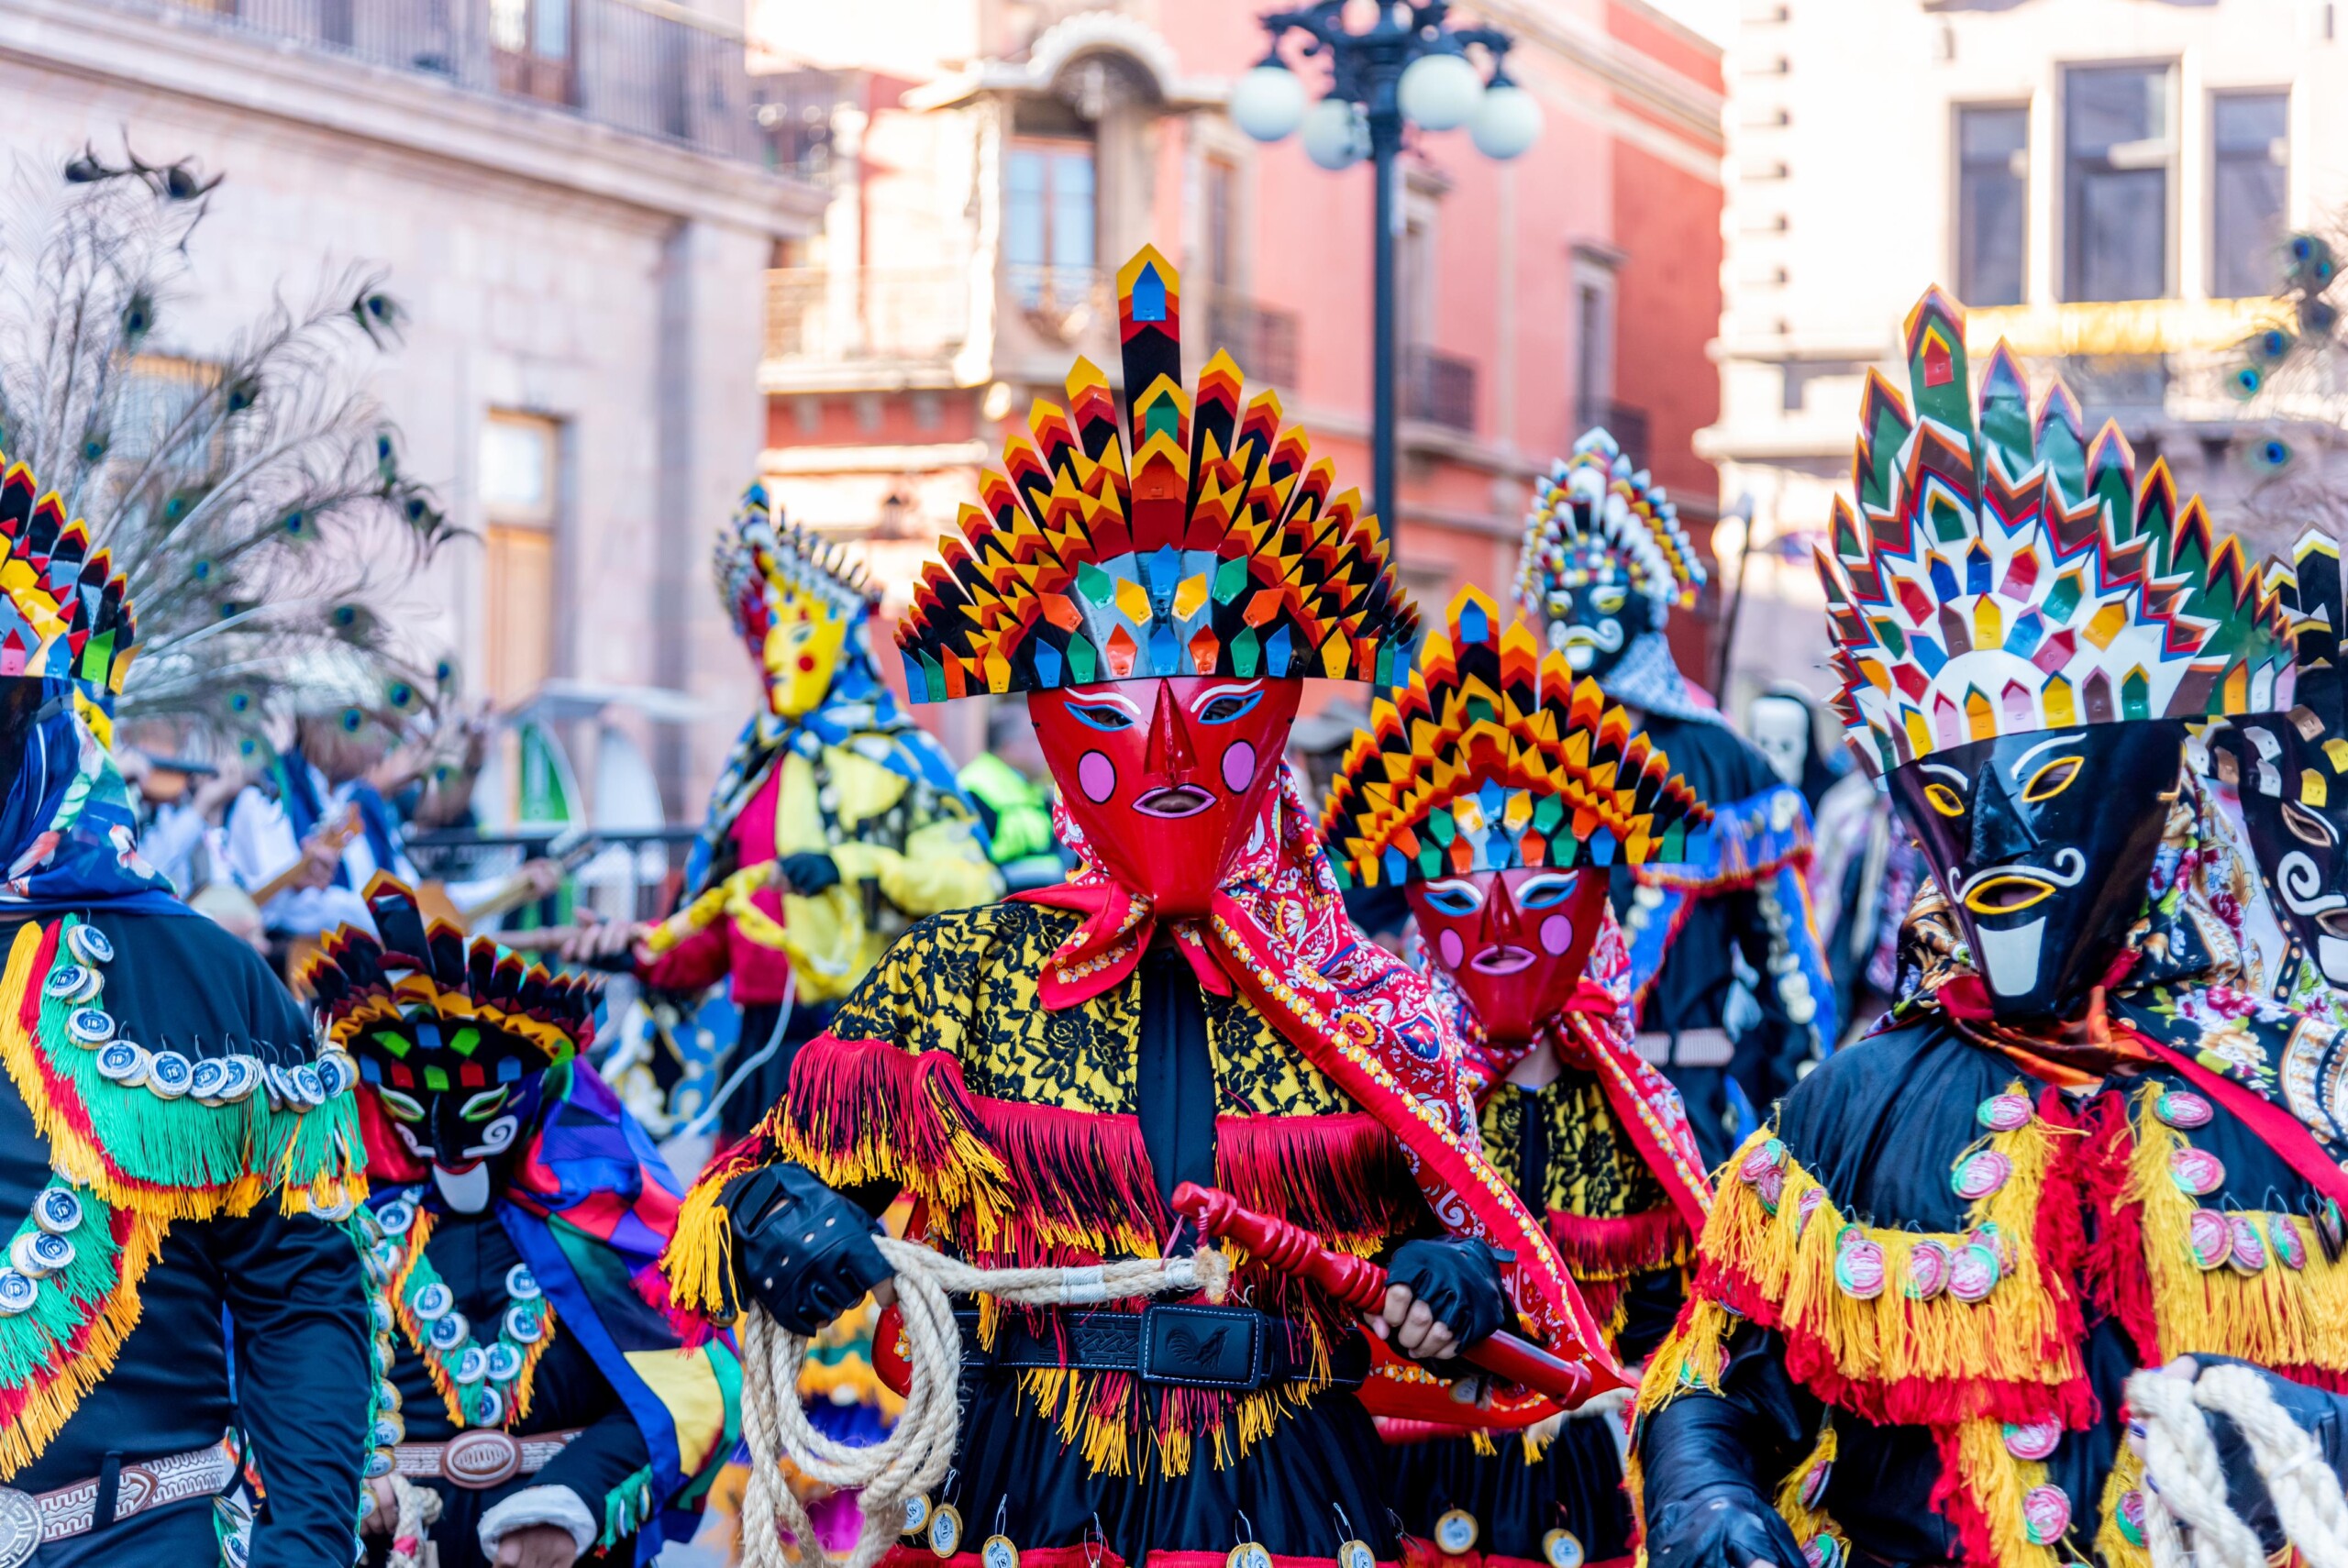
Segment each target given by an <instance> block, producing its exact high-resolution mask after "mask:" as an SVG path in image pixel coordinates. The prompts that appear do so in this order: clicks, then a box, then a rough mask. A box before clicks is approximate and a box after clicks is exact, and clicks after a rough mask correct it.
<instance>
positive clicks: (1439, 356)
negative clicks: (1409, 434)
mask: <svg viewBox="0 0 2348 1568" xmlns="http://www.w3.org/2000/svg"><path fill="white" fill-rule="evenodd" d="M1401 359H1402V364H1401V371H1402V385H1401V393H1402V397H1401V403H1402V417H1403V418H1405V419H1416V420H1422V421H1423V422H1424V423H1426V424H1429V425H1442V426H1443V427H1444V428H1445V429H1446V430H1460V431H1465V432H1467V433H1468V434H1470V435H1472V434H1474V433H1475V429H1476V362H1475V361H1474V360H1472V359H1461V358H1459V356H1457V355H1456V354H1445V353H1443V352H1441V351H1439V350H1437V349H1434V348H1405V349H1403V350H1402V355H1401Z"/></svg>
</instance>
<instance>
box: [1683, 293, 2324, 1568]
mask: <svg viewBox="0 0 2348 1568" xmlns="http://www.w3.org/2000/svg"><path fill="white" fill-rule="evenodd" d="M1905 340H1906V350H1907V359H1908V378H1909V383H1910V388H1911V397H1912V400H1913V401H1912V403H1911V402H1909V401H1906V400H1903V399H1902V398H1901V397H1900V396H1899V394H1898V393H1897V392H1894V391H1893V390H1892V389H1891V388H1890V386H1889V385H1888V383H1886V382H1885V381H1883V380H1882V379H1881V378H1880V377H1876V378H1873V379H1871V381H1870V382H1869V389H1868V392H1867V395H1866V403H1865V404H1864V407H1863V411H1862V421H1861V431H1862V434H1861V437H1860V441H1859V446H1858V451H1857V457H1856V460H1855V464H1854V472H1853V484H1854V488H1855V491H1856V498H1857V507H1856V510H1855V511H1854V510H1853V509H1852V508H1851V507H1850V506H1849V505H1847V504H1844V503H1843V502H1839V501H1838V502H1837V503H1836V506H1835V510H1834V515H1833V538H1832V547H1831V548H1832V554H1831V555H1828V554H1827V553H1825V552H1824V551H1822V554H1821V575H1822V578H1823V580H1824V582H1825V586H1826V598H1827V603H1828V620H1829V624H1830V627H1831V628H1832V636H1833V657H1834V660H1835V663H1836V666H1837V668H1838V670H1839V672H1840V675H1841V677H1842V685H1843V693H1842V697H1841V703H1840V705H1841V709H1842V712H1843V713H1844V721H1845V725H1846V728H1847V730H1848V732H1849V734H1850V737H1851V740H1852V743H1853V745H1854V746H1855V749H1856V750H1857V751H1858V753H1859V756H1860V758H1861V760H1862V761H1863V762H1864V763H1865V764H1866V766H1867V767H1869V768H1870V769H1873V770H1876V771H1878V772H1880V773H1883V774H1885V775H1888V778H1889V782H1890V789H1891V793H1892V797H1893V799H1894V801H1896V802H1897V804H1898V808H1899V812H1900V814H1901V816H1902V818H1903V819H1904V820H1905V822H1906V823H1907V825H1908V827H1909V829H1910V831H1911V832H1912V833H1914V834H1915V835H1916V836H1917V838H1918V839H1919V840H1920V841H1921V843H1922V845H1923V849H1924V853H1925V855H1926V857H1927V858H1928V860H1929V861H1930V863H1931V867H1932V872H1933V883H1932V884H1931V886H1930V887H1929V888H1928V889H1927V891H1928V892H1930V893H1933V894H1935V895H1936V896H1935V897H1933V898H1931V899H1929V900H1926V903H1925V906H1924V907H1922V908H1921V909H1920V911H1919V913H1918V915H1917V916H1916V917H1915V918H1914V920H1913V921H1912V922H1911V926H1912V933H1911V945H1912V946H1913V947H1915V948H1916V949H1918V950H1919V951H1920V952H1921V953H1922V955H1924V956H1923V958H1922V964H1923V968H1922V976H1921V979H1920V982H1919V984H1918V986H1917V988H1916V989H1915V991H1914V993H1913V994H1912V995H1911V997H1909V998H1908V999H1905V1000H1904V1001H1903V1002H1902V1003H1901V1005H1900V1006H1899V1008H1898V1009H1897V1010H1895V1011H1894V1012H1893V1014H1892V1015H1891V1017H1890V1020H1889V1021H1888V1023H1887V1025H1886V1026H1885V1027H1883V1028H1882V1029H1881V1030H1880V1031H1879V1032H1877V1033H1876V1034H1875V1035H1873V1036H1872V1037H1870V1038H1869V1039H1867V1040H1866V1041H1865V1042H1863V1043H1860V1044H1858V1045H1856V1046H1854V1047H1852V1048H1849V1049H1846V1050H1844V1051H1843V1052H1841V1053H1839V1054H1837V1055H1835V1056H1833V1058H1831V1059H1830V1060H1829V1061H1827V1062H1826V1063H1825V1064H1824V1065H1823V1066H1821V1067H1820V1068H1819V1069H1818V1070H1817V1071H1816V1072H1814V1073H1812V1074H1811V1075H1810V1076H1809V1077H1806V1078H1804V1079H1803V1080H1802V1081H1801V1082H1800V1084H1799V1085H1797V1086H1796V1087H1795V1088H1794V1089H1793V1091H1792V1092H1791V1093H1790V1094H1789V1096H1788V1097H1787V1098H1786V1099H1785V1100H1784V1102H1783V1104H1782V1105H1781V1107H1780V1108H1779V1113H1778V1118H1777V1120H1776V1122H1775V1124H1774V1125H1773V1126H1771V1127H1769V1128H1767V1129H1766V1130H1765V1131H1764V1132H1760V1133H1757V1134H1755V1136H1754V1137H1753V1138H1752V1139H1751V1140H1750V1141H1749V1142H1748V1143H1746V1144H1745V1145H1744V1147H1743V1148H1742V1149H1741V1150H1740V1151H1739V1152H1738V1154H1737V1155H1736V1157H1735V1161H1734V1164H1733V1165H1732V1167H1731V1168H1730V1170H1729V1172H1728V1173H1727V1175H1726V1176H1724V1178H1723V1180H1722V1186H1721V1188H1720V1190H1719V1192H1718V1193H1717V1195H1716V1196H1715V1198H1714V1202H1713V1207H1712V1211H1711V1219H1710V1220H1709V1221H1708V1223H1707V1225H1706V1228H1705V1231H1704V1235H1703V1239H1702V1242H1701V1243H1700V1254H1701V1256H1700V1273H1699V1276H1698V1280H1697V1285H1696V1287H1695V1296H1694V1298H1693V1299H1692V1300H1691V1302H1690V1304H1689V1308H1688V1309H1687V1310H1686V1311H1685V1312H1684V1313H1683V1315H1682V1317H1681V1320H1680V1321H1679V1323H1678V1326H1677V1328H1676V1329H1675V1331H1674V1334H1673V1337H1672V1338H1671V1339H1670V1340H1669V1341H1667V1342H1666V1343H1665V1345H1664V1346H1663V1347H1662V1348H1661V1349H1660V1350H1658V1351H1657V1352H1656V1355H1655V1358H1654V1359H1653V1361H1652V1362H1651V1363H1650V1364H1649V1367H1648V1371H1647V1376H1646V1380H1645V1385H1644V1386H1643V1388H1642V1390H1641V1395H1640V1404H1641V1407H1642V1408H1643V1411H1644V1417H1643V1427H1642V1430H1641V1433H1640V1436H1639V1439H1638V1452H1639V1457H1640V1459H1641V1461H1642V1463H1643V1467H1644V1477H1645V1524H1646V1529H1647V1551H1648V1557H1649V1561H1650V1562H1653V1563H1655V1564H1656V1565H1657V1568H1686V1565H1690V1564H1701V1565H1705V1568H1713V1565H1722V1564H1725V1565H1733V1568H1744V1564H1747V1563H1749V1562H1753V1561H1755V1559H1756V1558H1757V1559H1760V1560H1764V1561H1772V1562H1780V1563H1789V1562H1794V1561H1795V1560H1796V1554H1797V1553H1800V1552H1802V1551H1807V1552H1808V1554H1809V1557H1810V1560H1811V1562H1843V1561H1844V1560H1846V1559H1847V1560H1848V1561H1851V1562H1859V1563H1868V1564H1874V1563H1892V1564H1909V1563H1917V1564H1921V1563H1942V1562H1952V1561H1963V1562H1984V1563H1988V1562H1994V1563H1997V1564H1999V1565H2000V1568H2055V1564H2057V1563H2062V1562H2082V1561H2100V1562H2104V1563H2106V1564H2108V1565H2110V1568H2122V1565H2128V1568H2134V1565H2140V1564H2143V1563H2144V1562H2147V1561H2148V1558H2147V1556H2146V1550H2147V1549H2146V1545H2145V1531H2144V1524H2143V1518H2144V1512H2143V1510H2144V1502H2145V1494H2144V1491H2143V1485H2142V1484H2141V1480H2140V1472H2139V1470H2138V1467H2137V1461H2136V1460H2135V1458H2134V1456H2133V1455H2132V1453H2131V1452H2129V1451H2128V1450H2127V1448H2126V1447H2125V1446H2124V1444H2123V1443H2122V1441H2121V1439H2122V1435H2123V1432H2122V1420H2123V1418H2122V1409H2123V1397H2122V1390H2121V1386H2122V1382H2123V1380H2124V1378H2125V1377H2126V1376H2127V1375H2128V1374H2129V1373H2130V1372H2131V1371H2132V1370H2133V1369H2135V1368H2138V1367H2144V1366H2158V1365H2160V1364H2162V1363H2163V1362H2165V1360H2166V1359H2167V1358H2169V1357H2172V1356H2175V1355H2177V1354H2179V1353H2194V1354H2198V1355H2225V1356H2234V1357H2240V1358H2242V1359H2243V1360H2245V1361H2247V1362H2250V1363H2252V1364H2255V1365H2258V1366H2261V1367H2265V1368H2268V1369H2271V1370H2273V1371H2275V1372H2278V1373H2281V1374H2283V1375H2287V1377H2289V1378H2292V1379H2295V1380H2298V1381H2300V1382H2303V1383H2307V1384H2312V1385H2317V1386H2329V1387H2337V1386H2340V1384H2341V1381H2342V1377H2343V1375H2348V1319H2343V1318H2342V1314H2341V1312H2340V1310H2339V1307H2340V1303H2341V1302H2342V1300H2343V1299H2348V1265H2343V1264H2342V1263H2341V1262H2340V1253H2341V1250H2342V1241H2343V1237H2342V1221H2341V1208H2340V1205H2341V1202H2342V1199H2343V1198H2348V1177H2343V1176H2342V1167H2341V1163H2340V1162H2341V1160H2342V1156H2343V1155H2348V1135H2343V1134H2344V1133H2348V1129H2343V1126H2342V1118H2343V1115H2348V1071H2343V1067H2342V1057H2343V1053H2342V1050H2341V1045H2340V1040H2339V1036H2338V1034H2337V1032H2335V1031H2334V1030H2333V1029H2332V1028H2331V1026H2330V1025H2328V1024H2326V1023H2324V1022H2322V1021H2319V1020H2317V1019H2314V1018H2312V1017H2309V1016H2307V1015H2304V1014H2300V1013H2297V1012H2293V1011H2291V1010H2288V1009H2286V1008H2283V1007H2281V1006H2279V1005H2276V1004H2271V1003H2267V1002H2264V1001H2262V1000H2261V999H2259V998H2258V997H2257V996H2255V995H2254V994H2252V993H2251V992H2249V991H2246V990H2243V989H2240V988H2237V985H2236V980H2237V977H2239V975H2240V973H2241V969H2240V955H2241V947H2240V927H2239V917H2238V911H2235V910H2234V909H2233V908H2232V906H2233V904H2234V903H2235V900H2234V889H2236V888H2238V887H2239V886H2240V884H2241V881H2242V879H2243V878H2244V877H2245V876H2246V875H2247V871H2246V869H2245V868H2243V867H2240V866H2238V865H2237V864H2235V863H2234V862H2233V861H2232V856H2230V855H2229V854H2228V853H2227V852H2226V851H2225V848H2224V845H2223V843H2222V842H2221V840H2220V839H2218V838H2217V837H2216V836H2214V835H2213V834H2211V833H2210V828H2209V823H2210V815H2211V814H2210V808H2209V806H2208V803H2207V801H2206V798H2205V792H2204V791H2203V790H2201V789H2200V788H2199V786H2198V781H2197V780H2196V779H2195V778H2193V776H2192V775H2191V774H2190V773H2189V772H2187V770H2186V769H2185V767H2183V755H2184V750H2185V740H2186V733H2187V724H2188V723H2192V722H2195V721H2198V720H2201V719H2204V718H2207V717H2210V716H2212V715H2227V716H2236V718H2237V722H2238V723H2239V722H2240V718H2239V716H2240V715H2246V714H2259V713H2277V712H2287V710H2288V709H2289V708H2290V707H2291V705H2292V699H2291V694H2290V693H2291V686H2292V669H2291V654H2292V649H2291V644H2290V641H2289V638H2288V635H2287V630H2286V628H2285V625H2284V623H2283V620H2282V616H2281V614H2280V612H2279V610H2278V609H2277V608H2276V604H2275V602H2274V600H2273V599H2272V598H2271V597H2268V596H2265V595H2264V594H2262V592H2261V591H2260V588H2259V584H2258V582H2257V580H2256V579H2255V575H2254V573H2253V571H2252V570H2251V569H2250V568H2249V567H2248V566H2247V564H2246V563H2245V562H2244V560H2243V555H2242V552H2241V550H2240V548H2239V547H2237V546H2236V544H2235V543H2234V541H2232V539H2231V538H2226V537H2222V536H2213V534H2212V531H2211V528H2210V520H2209V517H2208V515H2207V514H2206V513H2204V511H2203V510H2202V507H2201V505H2200V503H2199V502H2198V500H2187V501H2186V502H2183V503H2182V504H2180V503H2179V500H2178V497H2177V495H2176V488H2175V486H2174V484H2173V483H2172V481H2171V480H2170V478H2169V475H2168V472H2167V470H2166V469H2165V467H2164V466H2163V465H2161V464H2159V463H2157V462H2156V463H2154V464H2153V465H2152V466H2151V468H2150V469H2149V470H2147V471H2144V472H2142V473H2139V471H2138V470H2137V468H2136V465H2135V461H2134V458H2133V456H2132V453H2131V452H2130V450H2129V447H2128V444H2127V442H2126V441H2125V440H2124V439H2123V438H2122V437H2121V434H2120V432H2119V430H2118V428H2117V427H2116V426H2113V425H2105V426H2104V427H2103V429H2102V431H2101V432H2100V433H2099V435H2097V436H2096V437H2095V439H2094V440H2093V441H2092V442H2088V441H2085V440H2084V439H2083V438H2082V436H2083V430H2082V426H2081V424H2080V420H2079V415H2078V412H2077V405H2076V404H2074V403H2072V401H2071V399H2070V397H2069V395H2068V394H2067V393H2066V392H2065V391H2064V390H2063V389H2062V388H2061V387H2060V386H2059V385H2058V386H2056V387H2054V388H2053V389H2052V390H2051V391H2049V392H2048V393H2047V394H2046V396H2045V398H2044V399H2043V402H2042V403H2039V404H2038V405H2037V406H2036V407H2035V408H2033V407H2032V401H2031V396H2030V391H2029V388H2028V386H2027V384H2026V382H2025V381H2024V379H2023V377H2022V375H2021V370H2020V368H2019V366H2018V365H2017V364H2016V362H2015V360H2014V359H2013V358H2012V356H2011V355H2010V353H2009V352H2007V351H2006V349H2005V348H2003V347H2002V346H2000V348H1999V349H1998V351H1997V352H1996V353H1994V354H1993V355H1992V356H1991V358H1990V360H1989V363H1988V368H1987V371H1986V374H1985V375H1984V376H1983V378H1982V384H1981V387H1980V391H1979V394H1978V399H1977V400H1976V397H1975V395H1974V394H1973V392H1971V390H1970V387H1969V375H1968V367H1967V363H1966V349H1965V321H1964V316H1963V314H1962V312H1961V311H1960V310H1959V308H1958V307H1957V306H1956V305H1955V304H1954V303H1953V302H1952V301H1950V300H1949V299H1948V298H1947V297H1946V296H1945V295H1943V294H1941V293H1938V292H1934V293H1929V294H1927V295H1926V296H1925V297H1924V299H1923V301H1922V303H1921V304H1919V305H1918V306H1917V307H1916V309H1915V311H1914V312H1913V313H1912V314H1911V315H1910V317H1909V319H1908V323H1907V329H1906V338H1905ZM1942 900H1945V901H1944V902H1943V901H1942Z"/></svg>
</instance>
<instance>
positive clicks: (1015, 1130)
mask: <svg viewBox="0 0 2348 1568" xmlns="http://www.w3.org/2000/svg"><path fill="white" fill-rule="evenodd" d="M950 1070H951V1071H952V1072H953V1075H954V1088H955V1090H956V1091H957V1092H958V1093H959V1092H960V1091H961V1088H962V1082H961V1078H962V1075H961V1071H960V1068H959V1067H958V1066H955V1067H953V1068H951V1069H950ZM965 1104H967V1106H968V1107H969V1113H970V1115H971V1118H972V1120H973V1121H975V1123H976V1124H977V1126H978V1128H979V1130H980V1136H981V1137H982V1138H984V1139H985V1140H986V1142H987V1143H988V1144H989V1146H991V1148H992V1149H993V1151H994V1152H995V1154H997V1156H999V1157H1000V1158H1001V1159H1002V1165H1003V1170H1004V1173H1005V1176H1006V1177H1007V1178H1008V1180H1009V1183H1010V1187H1011V1190H1012V1193H1013V1202H1014V1203H1015V1204H1016V1206H1017V1210H1018V1214H1019V1216H1020V1217H1021V1218H1024V1217H1026V1216H1028V1215H1033V1216H1035V1217H1036V1219H1037V1220H1041V1221H1043V1222H1044V1223H1046V1224H1047V1225H1049V1226H1051V1227H1052V1228H1053V1229H1054V1230H1055V1231H1062V1232H1066V1231H1077V1232H1080V1233H1081V1234H1084V1235H1088V1236H1094V1237H1098V1238H1100V1240H1101V1241H1102V1242H1109V1243H1112V1244H1113V1243H1114V1242H1115V1241H1116V1239H1117V1238H1119V1237H1120V1236H1121V1235H1122V1236H1123V1237H1124V1238H1126V1239H1128V1240H1137V1239H1141V1238H1149V1239H1153V1240H1156V1239H1162V1238H1163V1237H1165V1236H1166V1235H1167V1234H1168V1232H1169V1231H1172V1230H1173V1228H1174V1219H1173V1215H1172V1214H1171V1213H1170V1212H1169V1211H1168V1209H1167V1208H1166V1205H1165V1202H1164V1201H1163V1200H1162V1199H1161V1198H1159V1197H1158V1196H1157V1186H1156V1184H1154V1183H1153V1182H1152V1181H1151V1180H1150V1179H1149V1159H1148V1154H1147V1151H1146V1147H1145V1146H1144V1144H1143V1143H1142V1136H1141V1121H1140V1119H1139V1118H1137V1117H1132V1116H1115V1115H1106V1114H1102V1113H1100V1112H1096V1111H1087V1110H1061V1109H1059V1108H1058V1107H1057V1106H1049V1105H1027V1104H1023V1103H1021V1102H1020V1101H1017V1100H1009V1099H987V1098H985V1097H983V1096H969V1097H966V1099H965ZM1011 1229H1012V1230H1013V1231H1019V1232H1022V1233H1020V1234H1018V1235H1017V1236H1016V1237H1015V1239H1014V1242H1013V1246H1012V1248H1011V1253H1012V1254H1013V1256H1015V1257H1016V1258H1017V1259H1018V1261H1019V1263H1020V1264H1021V1266H1023V1267H1024V1266H1030V1265H1049V1264H1057V1263H1058V1261H1059V1260H1058V1258H1057V1257H1054V1256H1050V1255H1048V1254H1053V1253H1058V1252H1062V1251H1065V1250H1066V1249H1065V1248H1056V1247H1050V1246H1046V1245H1043V1244H1041V1243H1040V1242H1037V1241H1036V1240H1035V1239H1034V1238H1033V1237H1032V1235H1031V1234H1028V1233H1025V1228H1024V1227H1023V1226H1021V1225H1020V1224H1019V1221H1018V1220H1013V1222H1012V1226H1011ZM1069 1261H1074V1260H1072V1259H1071V1260H1069Z"/></svg>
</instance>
